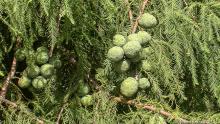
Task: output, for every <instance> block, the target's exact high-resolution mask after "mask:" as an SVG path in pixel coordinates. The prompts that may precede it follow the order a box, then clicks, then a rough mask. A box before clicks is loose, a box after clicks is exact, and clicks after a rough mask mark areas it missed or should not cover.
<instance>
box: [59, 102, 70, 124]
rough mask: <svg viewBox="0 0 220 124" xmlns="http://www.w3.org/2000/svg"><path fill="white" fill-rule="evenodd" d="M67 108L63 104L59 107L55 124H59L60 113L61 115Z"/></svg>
mask: <svg viewBox="0 0 220 124" xmlns="http://www.w3.org/2000/svg"><path fill="white" fill-rule="evenodd" d="M66 106H67V103H65V104H63V106H62V107H61V109H60V111H59V113H58V116H57V121H56V124H59V123H60V119H61V116H62V113H63V110H64V108H65V107H66Z"/></svg>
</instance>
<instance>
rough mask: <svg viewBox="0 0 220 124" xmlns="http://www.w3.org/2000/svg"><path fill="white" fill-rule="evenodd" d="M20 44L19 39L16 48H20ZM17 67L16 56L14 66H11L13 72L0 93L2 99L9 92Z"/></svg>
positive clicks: (9, 74)
mask: <svg viewBox="0 0 220 124" xmlns="http://www.w3.org/2000/svg"><path fill="white" fill-rule="evenodd" d="M20 42H21V39H20V37H17V40H16V48H18V46H19V44H20ZM16 65H17V60H16V58H15V56H14V57H13V61H12V65H11V70H10V72H9V73H8V76H7V78H6V79H5V81H4V83H3V86H2V89H1V92H0V97H2V98H5V95H6V93H7V90H8V86H9V83H10V82H11V79H12V78H13V77H14V75H15V72H16Z"/></svg>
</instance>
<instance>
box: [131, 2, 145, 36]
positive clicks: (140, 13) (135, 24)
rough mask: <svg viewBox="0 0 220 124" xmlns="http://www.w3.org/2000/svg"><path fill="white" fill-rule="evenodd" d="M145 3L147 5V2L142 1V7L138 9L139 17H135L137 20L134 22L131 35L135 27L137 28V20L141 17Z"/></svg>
mask: <svg viewBox="0 0 220 124" xmlns="http://www.w3.org/2000/svg"><path fill="white" fill-rule="evenodd" d="M147 3H148V0H144V1H143V3H142V6H141V8H140V12H139V16H138V17H137V19H136V20H135V22H134V23H133V26H132V31H131V33H135V32H136V30H137V26H138V21H139V19H140V18H141V16H142V15H143V13H144V9H145V6H146V5H147Z"/></svg>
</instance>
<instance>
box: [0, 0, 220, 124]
mask: <svg viewBox="0 0 220 124" xmlns="http://www.w3.org/2000/svg"><path fill="white" fill-rule="evenodd" d="M142 2H143V1H142V0H130V1H129V3H130V6H131V9H132V12H133V15H134V18H135V17H137V16H138V15H139V10H140V8H139V7H140V5H141V3H142ZM128 11H129V7H128V6H127V4H126V3H125V1H124V0H116V1H113V0H90V1H88V0H1V1H0V83H1V85H2V82H3V80H4V78H5V77H6V76H7V73H8V72H9V71H10V67H11V61H12V59H13V56H14V54H15V53H16V50H17V48H16V46H17V45H16V44H17V42H18V41H20V42H19V45H18V47H20V48H23V49H25V50H28V51H29V52H26V53H25V56H26V60H25V61H26V62H24V61H21V62H19V64H18V65H17V72H16V75H15V77H20V76H21V73H22V72H23V71H24V69H25V68H24V67H26V66H30V65H31V64H33V62H34V61H35V55H34V54H33V50H36V49H37V48H38V47H41V46H44V47H46V48H49V51H52V52H53V56H56V55H60V56H61V57H60V60H61V61H62V67H61V68H59V69H58V70H56V71H54V73H55V75H52V76H51V77H50V78H49V79H47V80H48V81H47V86H45V87H44V88H43V89H42V90H36V89H33V88H28V89H25V90H23V89H20V88H19V87H18V86H17V80H16V79H15V80H13V81H12V83H10V88H9V90H8V92H7V96H6V98H7V99H8V100H11V101H13V102H15V103H16V104H17V105H18V106H19V109H12V108H10V107H6V106H2V105H1V106H0V110H1V117H2V118H3V119H2V121H3V122H4V123H12V124H13V123H18V124H23V123H26V124H27V123H35V122H36V119H37V118H39V119H42V120H44V121H45V123H48V124H50V123H54V122H56V119H57V114H58V113H59V111H60V109H61V107H62V106H63V104H67V105H66V106H65V107H64V111H63V114H62V116H61V121H62V123H64V124H69V123H80V124H81V123H82V124H88V123H94V122H95V123H97V124H105V123H106V124H118V123H120V124H128V123H130V124H133V123H136V122H138V123H149V121H152V120H150V118H156V119H155V120H158V119H157V118H160V115H159V114H157V113H152V112H149V111H146V110H143V109H136V108H134V107H133V106H127V105H124V104H117V103H116V102H114V101H112V100H111V96H112V95H116V96H118V95H119V89H118V87H119V86H120V83H121V82H122V81H123V80H124V79H126V78H127V77H129V76H132V77H135V76H136V75H137V74H138V76H140V77H146V78H147V79H148V80H149V82H150V84H151V86H150V88H148V89H147V91H141V92H138V94H137V97H136V98H135V99H136V100H137V101H141V102H143V103H147V104H153V105H155V106H156V107H158V108H161V109H165V110H168V111H170V112H171V113H173V114H174V115H175V117H183V118H187V119H189V120H193V121H200V120H204V119H205V120H208V121H210V122H213V123H219V122H220V120H219V118H220V115H219V113H218V112H219V110H220V109H219V106H220V94H219V91H220V89H219V87H220V83H219V82H220V76H219V75H220V30H219V29H220V4H219V2H218V1H217V0H200V1H199V0H151V1H150V2H149V3H148V4H147V6H146V9H145V12H148V13H151V14H153V15H154V16H155V17H156V18H157V20H158V25H157V26H156V27H154V28H150V29H142V28H141V27H138V29H137V32H138V31H142V30H145V31H147V32H148V33H149V34H151V36H152V40H150V41H149V44H147V47H148V46H150V47H151V48H152V51H153V52H152V53H151V54H150V55H149V56H147V57H146V60H147V61H148V62H149V63H151V71H145V72H143V71H141V70H140V66H141V63H139V62H137V63H133V64H131V66H130V69H129V70H130V71H129V72H126V73H118V72H115V71H114V69H113V68H114V67H113V65H112V63H111V62H109V61H108V60H106V54H107V52H108V49H109V48H111V47H113V44H112V39H113V36H114V35H115V34H122V35H123V36H128V35H129V34H130V30H131V28H132V25H131V24H130V21H129V18H128ZM137 32H136V33H137ZM27 57H28V58H27ZM74 60H75V61H76V62H75V63H74V62H73V61H74ZM88 77H89V78H93V79H94V80H95V81H96V83H97V85H99V87H100V90H99V91H97V89H96V88H95V86H93V83H91V82H90V80H89V79H88ZM81 79H84V80H85V81H87V82H89V85H90V86H91V85H92V86H91V87H92V90H91V92H94V93H93V95H94V100H95V102H94V104H93V106H88V107H83V106H82V105H80V102H79V101H80V98H78V96H77V95H76V91H77V88H78V83H77V82H79V80H81ZM164 120H165V121H167V122H170V123H173V121H174V120H172V119H169V118H168V119H166V118H164ZM155 123H157V122H155Z"/></svg>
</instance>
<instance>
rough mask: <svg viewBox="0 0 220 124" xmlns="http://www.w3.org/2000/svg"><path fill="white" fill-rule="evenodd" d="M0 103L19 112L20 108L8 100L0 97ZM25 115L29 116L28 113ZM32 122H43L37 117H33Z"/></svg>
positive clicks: (39, 123)
mask: <svg viewBox="0 0 220 124" xmlns="http://www.w3.org/2000/svg"><path fill="white" fill-rule="evenodd" d="M0 101H1V102H4V103H5V104H7V105H10V106H12V107H13V108H16V109H18V110H20V107H19V106H18V105H17V104H16V103H14V102H12V101H10V100H7V99H5V98H3V97H0ZM26 112H28V111H26ZM26 114H30V113H26ZM33 116H34V114H33ZM34 120H36V121H37V123H38V124H44V121H43V120H41V119H39V118H38V117H34Z"/></svg>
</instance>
